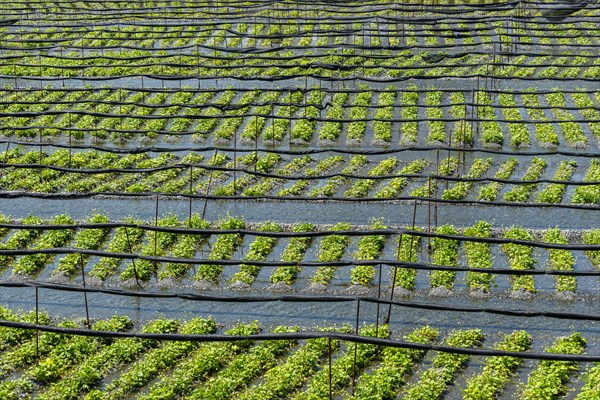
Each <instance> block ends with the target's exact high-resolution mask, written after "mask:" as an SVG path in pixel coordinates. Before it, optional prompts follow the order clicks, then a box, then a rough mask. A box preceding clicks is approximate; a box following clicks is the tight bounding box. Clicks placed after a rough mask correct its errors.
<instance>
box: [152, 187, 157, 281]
mask: <svg viewBox="0 0 600 400" xmlns="http://www.w3.org/2000/svg"><path fill="white" fill-rule="evenodd" d="M154 226H158V195H156V206H155V207H154ZM157 252H158V231H154V257H156V256H157ZM152 264H154V273H155V274H157V276H156V279H157V280H158V264H157V263H156V261H153V263H152Z"/></svg>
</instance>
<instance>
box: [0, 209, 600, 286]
mask: <svg viewBox="0 0 600 400" xmlns="http://www.w3.org/2000/svg"><path fill="white" fill-rule="evenodd" d="M1 218H3V219H4V220H5V221H12V220H11V219H10V218H9V217H6V216H1ZM64 218H68V220H64ZM61 221H62V223H65V221H66V223H68V224H72V223H73V221H72V220H70V217H68V216H65V215H60V216H57V217H56V218H55V219H53V220H51V221H49V223H53V224H56V223H59V222H61ZM87 221H88V222H95V223H104V222H107V218H106V216H104V215H101V214H94V215H93V216H92V217H90V218H88V220H87ZM21 222H22V223H32V224H34V225H35V224H42V223H44V221H42V220H41V219H39V218H34V217H28V218H26V219H24V220H22V221H21ZM123 222H126V223H136V224H144V222H143V221H136V220H134V219H132V218H125V219H124V220H123ZM154 223H156V224H157V225H158V226H161V227H172V228H179V227H182V226H183V227H187V228H193V229H210V228H211V226H214V227H216V228H217V229H243V228H244V227H245V223H244V221H243V220H241V219H239V218H233V217H226V218H223V219H221V220H219V221H217V222H215V223H214V224H211V223H210V222H208V221H206V220H203V219H202V218H201V217H200V216H199V215H198V214H192V215H191V216H190V217H188V218H186V219H185V220H184V221H180V220H179V219H178V218H177V217H175V216H174V215H165V216H163V217H161V218H159V219H157V221H156V222H151V223H150V224H154ZM6 229H8V228H6ZM254 229H256V230H257V232H258V233H260V232H279V231H281V230H282V229H283V228H282V227H281V226H279V225H277V224H274V223H271V222H267V223H263V224H262V225H258V226H257V227H256V228H254ZM288 229H290V230H291V231H293V232H297V233H301V232H312V231H314V229H315V227H314V226H313V225H311V224H306V223H300V224H296V225H294V226H292V227H291V228H288ZM329 229H330V230H332V231H339V230H350V229H353V226H352V225H351V224H348V223H339V224H336V225H333V226H331V227H330V228H329ZM370 229H371V230H379V229H385V225H384V224H383V222H382V221H378V220H376V221H373V223H372V224H371V226H370ZM415 229H417V230H419V229H420V228H415ZM34 231H35V232H36V235H37V236H35V237H36V238H37V239H35V238H33V239H32V238H31V237H30V235H31V234H32V232H34ZM65 231H66V232H69V235H70V237H71V239H69V240H68V241H64V242H61V244H60V246H58V247H69V246H73V247H75V248H77V249H78V248H81V249H87V248H88V247H94V249H95V250H106V251H108V252H112V253H125V254H127V253H133V254H141V255H147V256H154V255H155V254H156V255H157V256H169V257H178V258H188V259H190V261H191V260H192V259H194V258H198V257H200V258H203V257H205V256H204V252H205V251H206V247H209V248H210V250H209V251H208V253H207V255H206V257H207V258H208V259H210V260H215V261H218V260H229V259H233V258H235V254H236V253H237V252H238V251H239V252H240V253H241V254H242V256H240V257H239V259H240V260H241V261H242V263H241V266H240V267H239V268H238V267H236V268H238V269H237V271H232V273H231V275H230V276H228V280H229V282H231V283H235V282H238V281H239V282H241V283H245V284H246V285H252V284H253V283H254V282H255V280H256V278H257V276H258V274H259V272H260V271H261V268H260V266H255V265H250V263H244V261H265V260H267V258H268V257H269V255H271V254H273V253H276V252H277V251H276V246H277V245H278V242H280V241H279V240H278V239H277V238H276V237H268V236H260V235H257V236H256V237H255V238H254V239H253V240H252V241H250V242H249V243H248V244H247V245H243V237H242V235H241V234H238V233H225V234H218V235H214V234H210V233H208V232H207V233H198V234H191V233H184V232H182V233H171V232H161V231H148V230H145V229H142V228H138V227H118V228H115V229H110V230H109V229H107V228H78V229H75V228H74V229H65V230H45V231H44V230H37V229H18V230H15V231H14V233H13V234H12V235H10V234H9V233H10V232H11V230H10V229H8V231H7V233H6V235H7V236H8V238H7V239H6V241H5V242H4V244H3V248H6V249H13V248H16V249H18V248H38V247H39V248H40V249H44V248H47V247H44V246H42V245H41V243H42V242H44V243H45V242H47V241H48V240H50V238H52V237H55V236H56V235H55V234H56V233H61V232H63V233H64V232H65ZM76 232H77V233H76ZM435 232H436V233H440V234H449V235H459V234H464V235H465V236H473V237H480V238H491V237H496V236H497V235H500V236H503V237H505V238H508V239H515V240H527V241H534V239H535V237H538V236H539V237H540V238H541V241H542V242H546V243H554V244H569V243H570V242H571V241H570V240H569V239H568V238H567V236H566V234H565V233H564V232H562V231H560V230H558V229H546V230H543V231H541V232H540V233H539V235H538V234H536V235H537V236H533V235H532V233H530V232H529V231H528V230H526V229H524V228H522V227H518V226H513V227H511V228H509V229H506V230H504V231H503V232H501V233H498V234H496V233H493V232H492V225H491V224H490V223H489V222H486V221H479V222H477V223H476V224H475V225H473V226H470V227H466V228H464V229H457V228H456V227H455V226H453V225H444V226H440V227H438V228H436V230H435ZM388 236H389V235H367V236H363V237H362V238H360V239H359V240H357V241H356V250H355V251H354V252H353V254H352V258H354V259H356V260H374V259H377V258H378V257H380V256H381V255H382V254H383V252H384V249H385V244H386V242H387V241H388V239H387V237H388ZM401 236H402V237H400V236H399V237H397V238H395V239H394V241H393V242H394V247H395V246H398V247H397V248H393V249H391V250H390V251H389V252H390V254H394V255H395V258H396V259H397V260H398V261H405V262H417V261H418V260H419V258H420V256H421V253H422V251H423V250H422V249H421V247H420V243H421V242H422V240H420V239H419V238H418V237H416V236H413V235H410V234H409V233H406V234H403V235H401ZM596 236H597V234H596V231H594V230H591V231H582V239H583V241H584V242H586V243H589V244H599V243H600V240H599V239H598V238H597V237H596ZM60 237H62V236H60ZM82 238H87V239H86V240H92V241H93V242H92V244H94V246H92V244H89V245H86V244H85V243H84V239H82ZM19 240H25V243H19ZM400 240H401V242H400ZM27 241H29V242H27ZM98 241H100V242H98ZM427 241H428V243H430V246H431V262H432V263H434V264H437V265H443V266H447V267H448V266H450V267H451V266H458V265H459V258H460V257H459V253H460V251H461V248H462V249H463V251H464V254H465V256H466V264H467V265H468V266H471V267H473V268H489V269H492V266H493V263H494V259H493V258H492V255H491V254H492V250H493V246H496V245H493V244H491V243H484V242H472V241H469V240H458V239H446V238H437V237H434V238H432V239H428V240H427ZM79 242H81V243H84V244H83V245H80V244H78V243H79ZM351 242H352V239H351V237H350V236H348V235H340V234H331V235H327V236H324V237H323V238H322V239H320V240H319V241H318V246H317V249H316V250H317V254H316V259H317V260H318V261H321V262H335V261H341V260H345V259H346V258H347V257H349V256H350V254H349V253H348V247H349V246H350V243H351ZM71 243H73V244H71ZM13 246H14V247H13ZM40 246H41V247H40ZM312 246H313V239H312V237H306V236H304V237H303V236H298V237H293V238H289V239H286V240H285V243H283V244H282V245H281V247H282V253H281V256H280V260H281V261H284V262H290V263H299V262H301V261H303V260H304V258H305V256H306V253H307V251H308V250H309V249H310V248H311V247H312ZM53 247H56V246H53ZM497 247H501V248H502V249H503V250H504V252H505V253H506V256H507V261H508V265H509V266H510V267H511V268H513V269H516V270H523V269H533V268H534V266H535V264H536V263H542V264H543V265H544V266H545V267H547V268H548V269H553V270H565V271H569V270H573V269H574V266H575V259H574V256H573V254H572V252H571V251H570V250H566V249H549V250H548V254H549V256H550V257H549V259H548V260H547V261H546V260H544V261H538V260H536V257H537V252H536V255H535V256H534V253H533V249H534V247H535V246H531V245H522V244H513V243H505V244H502V245H497ZM199 252H202V253H203V254H202V255H198V253H199ZM244 252H245V253H246V254H245V255H243V253H244ZM596 253H598V252H597V251H593V250H592V251H587V252H586V254H587V256H588V258H589V259H590V261H591V262H592V264H598V261H597V260H596V258H597V254H596ZM40 255H42V254H40ZM44 256H47V257H49V258H50V259H52V258H54V255H44ZM3 257H4V262H6V263H7V265H13V264H14V265H15V269H16V265H20V263H24V262H25V261H21V260H27V259H28V258H31V255H27V256H22V257H20V258H17V257H14V256H3ZM64 260H70V261H69V263H70V264H68V265H69V266H70V269H68V270H66V269H65V268H66V267H64V266H62V267H61V265H67V264H65V263H66V261H64ZM90 260H91V259H90V257H88V256H84V255H81V254H80V253H73V254H71V255H66V256H64V257H61V258H59V260H58V262H57V263H56V267H55V269H54V270H53V271H52V272H51V274H59V273H60V274H63V275H65V276H67V277H69V278H73V277H75V276H77V275H78V274H79V272H80V270H81V268H82V267H84V268H86V269H87V270H88V271H89V275H90V276H92V277H94V278H96V279H98V280H99V281H97V283H101V282H103V281H106V280H107V279H109V278H111V277H113V276H118V277H119V281H123V280H125V281H127V280H131V279H134V278H137V279H138V280H139V282H140V283H144V282H146V283H147V282H149V280H150V278H152V277H155V278H156V280H157V282H158V283H160V282H161V281H163V280H165V282H167V281H170V280H180V279H184V278H190V277H191V276H190V275H189V274H188V272H190V271H195V274H194V275H195V279H198V280H206V281H209V282H213V283H215V284H218V283H220V280H221V276H222V274H223V272H224V269H225V266H224V265H219V264H215V265H209V264H206V265H200V266H198V267H196V266H195V264H193V263H191V262H190V263H189V264H186V263H174V262H166V263H161V262H154V261H148V260H135V261H126V262H124V261H123V260H122V259H119V258H112V257H99V258H98V259H97V260H95V261H94V262H93V263H91V262H90ZM47 263H49V261H47ZM87 264H91V265H89V266H88V265H87ZM45 265H46V264H44V266H45ZM43 268H44V267H41V268H40V269H39V270H38V271H37V272H36V273H39V272H40V271H41V270H42V269H43ZM336 270H337V267H331V266H322V267H318V268H317V269H316V270H315V272H314V275H313V276H312V277H311V278H310V281H311V282H313V283H318V284H321V285H325V286H327V285H329V284H331V281H332V279H333V278H334V274H335V272H336ZM375 270H376V269H375V268H374V266H371V265H362V266H360V265H359V266H356V267H354V268H352V269H349V271H348V274H349V278H350V283H352V284H359V285H363V286H367V287H370V286H372V283H373V278H374V276H375ZM65 271H69V272H68V273H65ZM300 271H301V269H300V267H299V266H297V265H289V266H281V267H278V268H276V269H274V270H273V271H272V272H271V274H270V277H269V280H270V282H271V283H273V284H275V283H279V282H281V283H284V284H286V285H293V284H294V283H295V281H296V279H297V276H298V274H299V273H300ZM491 272H492V271H490V273H485V272H470V271H469V272H467V274H466V284H467V286H468V287H469V288H470V289H471V290H478V291H483V292H488V291H490V288H491V284H492V283H493V281H492V274H491ZM416 276H417V271H416V270H415V269H412V268H406V267H404V266H400V267H398V269H397V271H396V285H398V286H399V287H402V288H404V289H407V290H414V289H415V280H416ZM455 276H456V274H455V272H454V271H433V272H430V273H429V280H430V285H431V287H432V288H436V287H439V286H444V287H446V288H448V289H452V288H453V286H454V280H455ZM511 282H512V285H513V290H525V291H529V292H534V291H535V288H534V278H533V276H527V275H518V276H517V275H515V276H512V277H511ZM129 283H131V282H129ZM129 283H127V284H129ZM556 291H557V292H562V291H571V292H575V291H576V279H575V277H569V276H557V277H556Z"/></svg>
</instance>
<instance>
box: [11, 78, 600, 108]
mask: <svg viewBox="0 0 600 400" xmlns="http://www.w3.org/2000/svg"><path fill="white" fill-rule="evenodd" d="M13 78H14V76H13ZM18 79H21V78H18ZM60 79H61V78H58V79H57V80H60ZM64 79H70V78H64ZM102 90H112V91H117V90H125V91H126V92H127V93H129V94H131V93H149V94H154V93H179V92H183V93H215V94H219V93H223V92H229V91H235V92H239V93H245V92H254V91H257V90H260V91H261V92H281V93H294V92H300V93H302V94H308V93H311V92H314V91H320V92H324V93H348V94H357V93H364V92H366V91H367V90H364V89H349V88H327V87H307V88H304V87H297V88H272V87H266V88H235V89H231V88H197V89H194V88H186V87H183V88H180V89H177V88H123V87H110V86H102V87H99V88H80V87H75V88H64V87H47V88H42V89H40V88H34V87H24V88H14V87H5V88H0V93H19V94H21V93H29V92H34V93H35V92H67V93H71V92H89V93H92V92H99V91H102ZM368 91H369V92H371V93H376V94H379V93H397V92H401V93H405V92H406V93H419V94H423V93H432V92H441V93H455V92H464V93H473V92H474V93H477V92H481V93H486V94H513V95H527V94H531V95H538V96H540V95H547V94H551V93H556V90H539V89H534V88H530V89H523V90H518V89H489V88H480V89H477V90H475V89H446V88H419V89H412V88H401V89H388V88H383V89H381V88H369V89H368ZM597 92H598V90H594V89H586V88H581V89H561V90H560V93H563V94H574V93H583V94H596V93H597ZM87 101H92V102H98V103H100V102H103V100H87ZM4 103H6V102H3V103H2V104H4ZM13 103H19V104H21V103H22V104H28V103H32V104H39V103H40V102H39V101H36V102H27V101H19V100H15V101H12V102H10V104H13ZM51 103H52V104H55V102H51ZM60 103H62V102H56V104H60ZM67 103H72V104H76V103H77V102H67ZM107 103H110V102H107ZM115 104H120V103H117V102H115ZM122 104H127V103H125V102H124V103H122ZM129 104H132V103H129ZM142 104H143V103H140V105H142ZM457 104H458V103H457ZM460 104H464V103H460ZM467 104H470V105H474V106H477V105H479V104H478V103H467ZM257 105H258V104H257ZM282 105H292V106H298V105H299V104H297V103H283V104H282ZM308 105H310V106H311V107H315V105H313V104H308ZM144 106H147V107H152V105H144ZM185 106H186V107H192V108H193V107H194V106H195V105H193V104H189V105H187V104H186V105H185ZM442 106H443V105H440V107H442ZM491 106H492V107H500V106H496V105H491ZM316 107H318V105H316ZM357 107H362V106H360V105H359V106H357ZM368 107H376V105H370V106H368ZM385 107H388V106H385ZM394 107H403V105H394ZM406 107H409V106H408V105H407V106H406ZM417 107H430V106H428V105H426V104H418V105H417ZM431 107H433V106H431ZM506 107H511V106H506ZM523 108H532V109H535V108H540V109H545V108H544V107H543V106H539V107H523ZM548 108H560V107H548Z"/></svg>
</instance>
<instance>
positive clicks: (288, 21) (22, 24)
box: [10, 15, 597, 33]
mask: <svg viewBox="0 0 600 400" xmlns="http://www.w3.org/2000/svg"><path fill="white" fill-rule="evenodd" d="M538 18H540V19H535V17H533V18H531V17H515V16H510V17H485V16H483V17H470V18H469V17H465V18H456V17H450V18H444V17H442V18H419V17H406V18H398V17H396V18H392V17H390V16H387V17H381V16H376V17H362V18H356V19H350V20H348V19H346V20H344V23H346V24H352V23H354V22H363V23H365V22H369V21H372V22H380V23H381V22H382V21H386V22H387V24H409V25H428V26H430V27H428V28H423V29H428V30H429V29H431V30H434V29H436V27H437V26H438V25H439V24H442V23H449V24H461V23H466V24H474V23H494V22H504V23H509V22H510V23H518V24H522V25H525V24H529V23H531V24H536V25H540V26H543V27H544V28H543V29H544V30H545V29H546V28H547V29H549V30H556V31H563V30H564V28H554V26H556V25H563V24H569V25H571V24H574V23H596V22H597V20H596V19H593V18H586V17H578V18H577V19H575V20H573V19H571V18H566V19H562V20H558V21H548V20H546V19H545V18H541V17H538ZM264 20H267V23H268V24H277V25H282V26H289V25H294V26H299V23H298V20H301V21H305V22H303V23H305V24H312V23H314V21H316V20H315V19H313V18H306V17H305V18H298V19H296V18H283V17H274V16H261V15H257V16H251V17H250V16H249V17H247V19H246V20H244V19H241V18H235V19H233V18H232V19H222V18H221V19H219V20H218V21H215V20H211V21H208V22H198V21H197V20H187V21H185V22H169V23H165V22H166V21H161V22H157V23H149V22H140V21H131V20H125V21H117V22H96V23H94V24H86V23H81V24H74V23H70V24H69V23H65V21H61V22H63V23H62V24H60V25H56V24H42V23H36V24H27V23H26V22H27V20H19V25H18V27H19V28H25V29H36V28H53V29H56V28H65V29H66V28H68V29H74V28H86V29H89V28H93V29H97V28H98V27H113V26H115V27H117V28H118V27H123V26H135V27H149V28H157V27H165V28H169V27H183V26H185V27H188V28H193V27H204V26H211V27H214V26H215V25H220V24H231V23H244V22H245V23H248V24H253V23H264ZM66 22H68V21H66ZM318 22H325V23H329V22H330V19H320V20H318ZM547 25H551V26H550V27H547ZM438 29H440V30H444V29H443V28H438ZM458 29H459V30H460V29H463V28H458ZM530 29H533V30H539V28H535V27H534V28H530ZM446 30H447V29H446ZM10 33H14V32H10Z"/></svg>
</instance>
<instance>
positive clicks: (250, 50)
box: [0, 35, 595, 58]
mask: <svg viewBox="0 0 600 400" xmlns="http://www.w3.org/2000/svg"><path fill="white" fill-rule="evenodd" d="M500 36H509V35H500ZM190 39H192V38H190ZM40 42H42V43H44V42H47V41H45V40H43V39H40ZM482 45H484V44H482V43H471V44H461V45H456V44H437V45H422V44H415V45H406V46H365V45H359V44H330V45H320V46H310V47H307V46H296V45H294V46H273V47H239V48H238V47H220V46H208V45H204V44H189V45H184V46H172V47H140V46H132V45H127V46H125V45H115V46H101V47H99V46H79V45H67V46H63V45H61V44H55V45H50V46H37V47H33V48H26V47H20V46H0V50H5V51H10V50H14V51H40V50H44V51H50V50H60V49H63V50H66V49H68V48H72V49H73V50H78V51H82V52H83V51H84V50H96V51H98V50H105V51H108V50H133V51H146V52H150V51H181V50H189V49H192V50H199V49H202V50H209V51H213V52H220V53H233V54H264V53H273V52H285V51H290V50H304V51H307V50H310V51H315V50H333V51H337V50H339V49H340V48H344V49H348V50H364V51H375V50H381V51H397V52H400V51H407V50H421V51H424V50H445V49H456V48H461V49H469V48H478V47H481V46H482ZM485 45H489V46H492V47H495V46H496V45H499V46H503V45H504V46H510V45H508V44H506V43H503V42H502V41H499V40H494V41H490V42H488V43H485ZM517 45H519V46H533V45H528V44H526V43H517ZM537 46H538V47H556V48H560V49H563V48H564V47H565V46H564V45H562V44H559V43H551V44H543V45H537ZM568 47H569V48H576V49H579V48H588V47H595V45H593V44H590V45H587V44H578V43H570V44H569V45H568ZM463 52H464V51H463ZM498 53H502V52H498ZM498 53H497V54H498ZM506 53H507V55H512V56H518V55H520V54H521V53H520V52H517V53H512V52H506ZM477 54H479V52H477ZM481 54H494V53H489V52H488V53H485V52H483V53H481ZM531 54H532V55H537V56H541V55H540V54H538V53H531ZM363 55H364V56H365V57H368V54H363ZM555 56H556V57H560V56H562V57H573V56H579V54H578V53H576V54H572V53H567V54H555ZM583 57H586V56H585V55H583ZM591 57H592V56H588V57H587V58H591Z"/></svg>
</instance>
